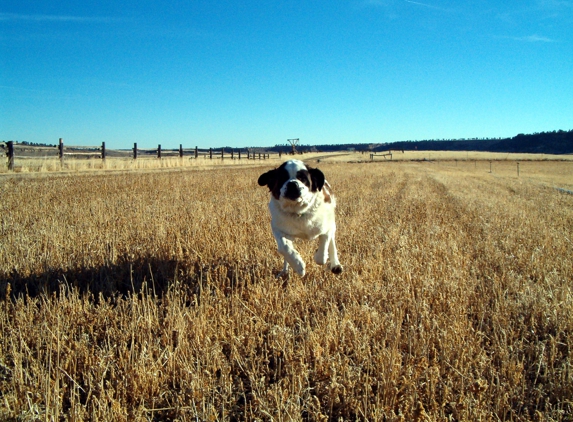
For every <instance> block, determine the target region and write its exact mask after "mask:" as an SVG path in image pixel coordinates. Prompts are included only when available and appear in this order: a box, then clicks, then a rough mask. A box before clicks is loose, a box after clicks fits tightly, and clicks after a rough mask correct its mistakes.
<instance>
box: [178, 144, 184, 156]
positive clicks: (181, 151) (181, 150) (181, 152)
mask: <svg viewBox="0 0 573 422" xmlns="http://www.w3.org/2000/svg"><path fill="white" fill-rule="evenodd" d="M179 158H183V144H179Z"/></svg>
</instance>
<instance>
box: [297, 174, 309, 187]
mask: <svg viewBox="0 0 573 422" xmlns="http://www.w3.org/2000/svg"><path fill="white" fill-rule="evenodd" d="M296 178H297V179H298V180H300V181H301V182H302V183H303V184H304V185H305V186H307V187H310V177H309V174H308V171H306V170H301V171H299V172H297V173H296Z"/></svg>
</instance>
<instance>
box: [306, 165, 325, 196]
mask: <svg viewBox="0 0 573 422" xmlns="http://www.w3.org/2000/svg"><path fill="white" fill-rule="evenodd" d="M308 173H309V174H310V180H311V181H312V191H313V192H316V191H321V190H322V187H323V186H324V173H322V172H321V171H320V170H319V169H313V168H309V169H308Z"/></svg>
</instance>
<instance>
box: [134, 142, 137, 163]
mask: <svg viewBox="0 0 573 422" xmlns="http://www.w3.org/2000/svg"><path fill="white" fill-rule="evenodd" d="M133 159H134V160H137V142H134V143H133Z"/></svg>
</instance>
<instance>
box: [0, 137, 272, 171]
mask: <svg viewBox="0 0 573 422" xmlns="http://www.w3.org/2000/svg"><path fill="white" fill-rule="evenodd" d="M1 147H2V148H3V149H5V150H6V156H7V157H8V162H7V164H8V170H11V171H13V170H14V167H15V164H16V159H17V158H35V159H41V158H56V157H57V158H59V160H60V164H61V165H62V166H63V165H64V162H65V159H66V158H76V159H81V158H92V159H93V158H96V159H101V160H102V161H105V159H106V158H107V157H117V158H132V159H133V160H137V159H138V158H142V157H151V158H153V157H156V158H157V159H162V158H168V157H179V158H181V159H183V158H184V157H189V159H198V158H200V157H203V158H205V159H210V160H213V159H220V160H225V159H230V160H241V159H245V160H256V159H258V160H266V159H269V158H270V157H271V154H273V155H278V156H279V157H280V156H281V155H282V154H281V153H276V152H269V151H266V150H264V149H263V148H242V149H241V148H221V149H216V150H215V149H213V148H209V149H205V148H199V147H197V146H196V147H195V148H183V145H182V144H180V145H179V149H163V148H162V147H161V144H160V145H158V146H157V148H156V149H140V148H138V147H137V143H134V144H133V148H132V149H131V150H129V149H107V148H106V145H105V142H102V144H101V147H100V146H91V147H90V146H65V145H64V140H63V139H62V138H60V139H59V142H58V145H56V146H55V147H49V146H35V145H28V144H17V143H14V142H13V141H8V142H6V144H5V145H1Z"/></svg>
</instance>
